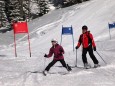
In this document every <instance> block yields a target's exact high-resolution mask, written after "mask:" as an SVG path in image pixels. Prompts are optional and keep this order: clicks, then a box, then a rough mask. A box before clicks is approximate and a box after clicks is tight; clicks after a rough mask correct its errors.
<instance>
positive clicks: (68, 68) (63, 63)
mask: <svg viewBox="0 0 115 86" xmlns="http://www.w3.org/2000/svg"><path fill="white" fill-rule="evenodd" d="M57 61H59V62H61V64H62V65H63V67H65V68H66V69H67V71H71V70H72V69H71V67H70V66H69V65H68V64H66V63H65V61H64V59H61V60H53V61H52V62H50V63H49V65H48V66H47V67H46V69H45V70H46V71H49V70H50V68H51V67H52V66H53V65H54V64H55V63H56V62H57Z"/></svg>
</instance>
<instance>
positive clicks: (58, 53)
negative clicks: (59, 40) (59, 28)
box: [48, 44, 64, 60]
mask: <svg viewBox="0 0 115 86" xmlns="http://www.w3.org/2000/svg"><path fill="white" fill-rule="evenodd" d="M53 54H54V60H60V59H64V56H63V54H64V49H63V47H62V46H60V45H59V44H56V45H55V46H52V47H51V48H50V51H49V54H48V57H51V56H52V55H53Z"/></svg>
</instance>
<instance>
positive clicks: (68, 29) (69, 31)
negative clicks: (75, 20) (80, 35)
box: [62, 27, 73, 35]
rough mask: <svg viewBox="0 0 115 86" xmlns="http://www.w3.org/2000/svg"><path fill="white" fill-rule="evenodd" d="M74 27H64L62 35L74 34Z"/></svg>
mask: <svg viewBox="0 0 115 86" xmlns="http://www.w3.org/2000/svg"><path fill="white" fill-rule="evenodd" d="M72 34H73V28H72V27H62V35H72Z"/></svg>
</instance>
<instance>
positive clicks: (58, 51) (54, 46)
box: [43, 39, 72, 75]
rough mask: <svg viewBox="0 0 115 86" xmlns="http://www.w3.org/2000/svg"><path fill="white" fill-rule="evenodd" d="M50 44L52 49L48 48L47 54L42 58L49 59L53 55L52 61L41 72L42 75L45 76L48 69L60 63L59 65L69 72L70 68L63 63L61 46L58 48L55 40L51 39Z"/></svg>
mask: <svg viewBox="0 0 115 86" xmlns="http://www.w3.org/2000/svg"><path fill="white" fill-rule="evenodd" d="M51 43H52V47H51V48H50V51H49V54H48V55H47V54H45V55H44V57H46V58H49V57H51V56H52V55H53V54H54V59H53V61H52V62H51V63H49V65H48V66H47V67H46V68H45V70H44V71H43V74H44V75H46V74H47V72H48V71H49V70H50V68H51V67H52V66H53V65H54V64H55V63H56V62H57V61H59V62H61V64H62V65H63V67H65V68H66V69H67V71H69V72H70V71H71V70H72V69H71V67H70V66H69V65H68V64H66V62H65V61H64V56H63V54H64V49H63V47H62V46H60V45H59V44H58V43H57V40H55V39H53V40H51Z"/></svg>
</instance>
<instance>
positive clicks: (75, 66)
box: [75, 49, 77, 67]
mask: <svg viewBox="0 0 115 86" xmlns="http://www.w3.org/2000/svg"><path fill="white" fill-rule="evenodd" d="M75 67H77V49H76V64H75Z"/></svg>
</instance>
